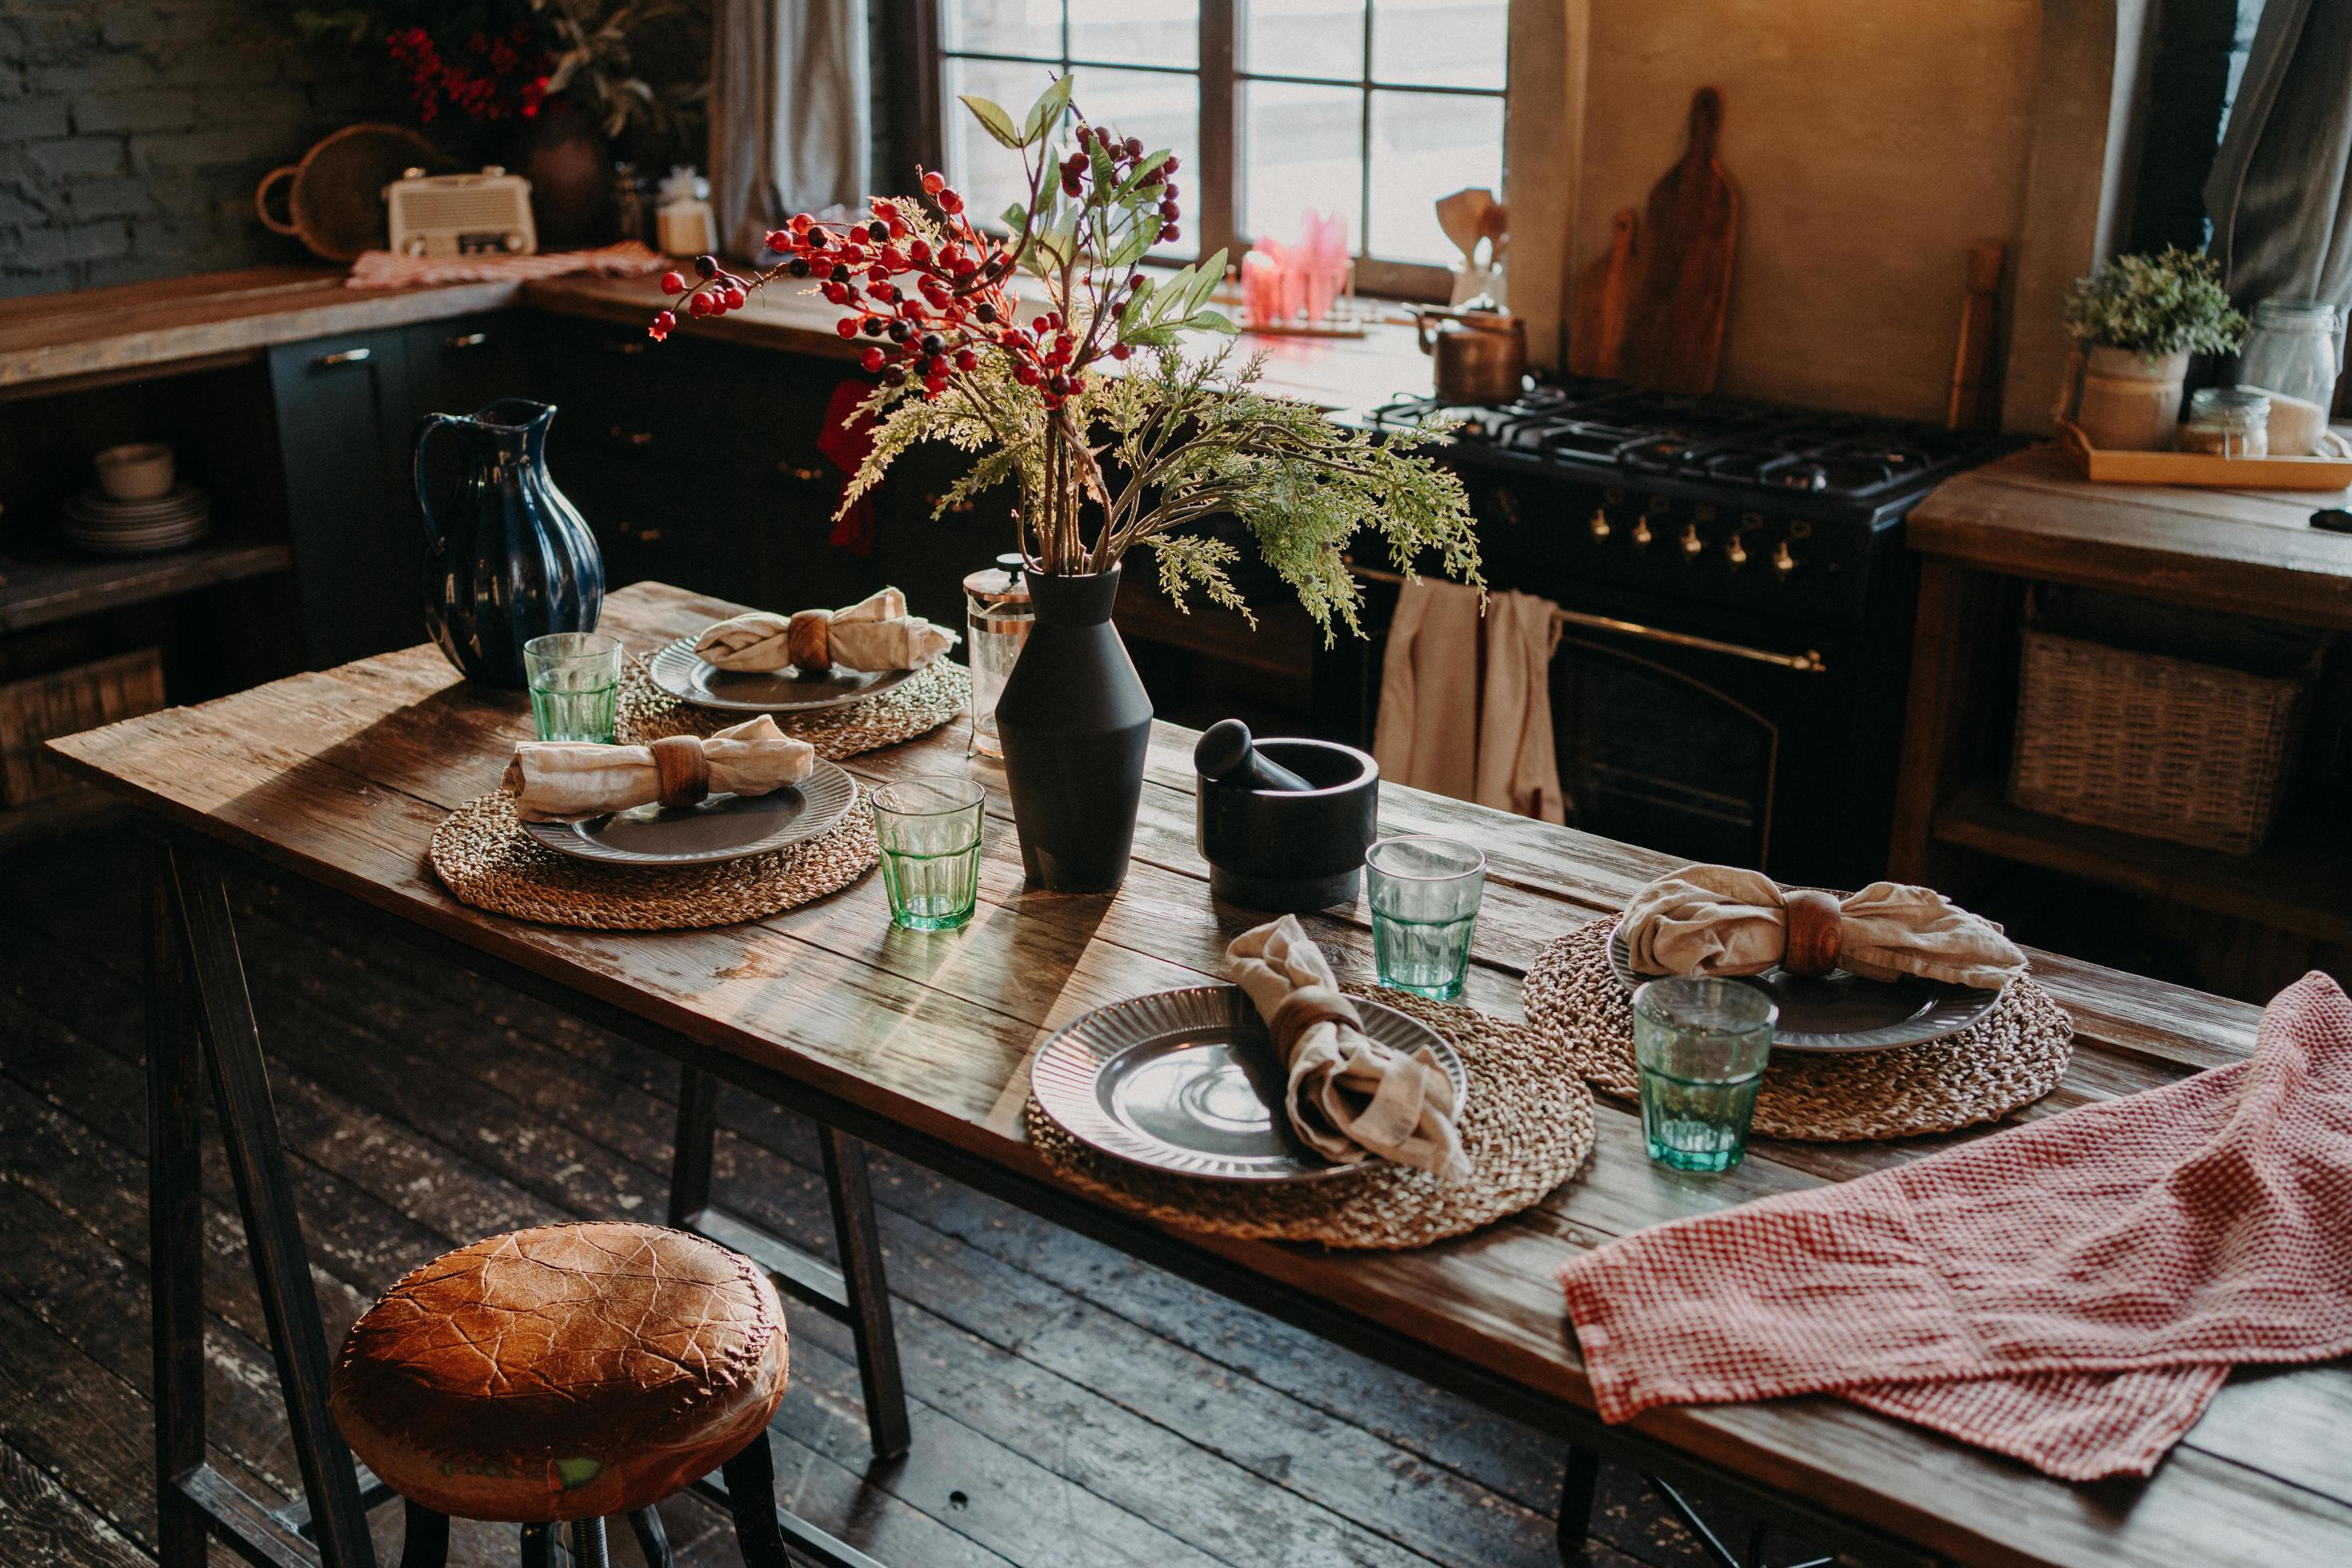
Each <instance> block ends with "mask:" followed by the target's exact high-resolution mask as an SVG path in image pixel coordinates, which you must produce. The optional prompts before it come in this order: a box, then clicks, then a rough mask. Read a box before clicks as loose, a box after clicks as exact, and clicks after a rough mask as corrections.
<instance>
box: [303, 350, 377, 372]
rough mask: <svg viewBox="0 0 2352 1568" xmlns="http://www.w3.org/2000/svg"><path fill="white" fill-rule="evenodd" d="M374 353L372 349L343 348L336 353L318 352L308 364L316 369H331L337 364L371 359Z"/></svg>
mask: <svg viewBox="0 0 2352 1568" xmlns="http://www.w3.org/2000/svg"><path fill="white" fill-rule="evenodd" d="M374 353H375V351H374V350H373V349H343V350H341V352H339V353H331V354H320V356H319V357H318V358H316V359H314V360H312V361H311V362H310V364H311V367H312V368H313V369H316V370H332V369H333V368H334V367H335V366H337V365H339V364H357V363H360V362H361V361H362V360H364V359H372V358H373V357H374Z"/></svg>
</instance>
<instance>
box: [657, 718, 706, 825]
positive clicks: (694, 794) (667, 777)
mask: <svg viewBox="0 0 2352 1568" xmlns="http://www.w3.org/2000/svg"><path fill="white" fill-rule="evenodd" d="M650 750H651V751H652V752H653V754H654V774H655V777H656V780H657V783H656V785H655V787H656V789H657V790H658V791H659V792H660V796H659V798H660V800H661V803H662V805H666V806H667V807H669V808H670V809H671V810H672V811H683V810H684V809H685V808H686V807H688V806H689V805H701V804H702V803H703V801H705V800H707V799H708V798H709V795H710V757H709V753H708V752H704V751H703V749H702V738H701V737H700V736H698V735H665V736H663V737H662V738H661V739H660V740H658V741H656V742H654V743H653V745H652V747H651V748H650Z"/></svg>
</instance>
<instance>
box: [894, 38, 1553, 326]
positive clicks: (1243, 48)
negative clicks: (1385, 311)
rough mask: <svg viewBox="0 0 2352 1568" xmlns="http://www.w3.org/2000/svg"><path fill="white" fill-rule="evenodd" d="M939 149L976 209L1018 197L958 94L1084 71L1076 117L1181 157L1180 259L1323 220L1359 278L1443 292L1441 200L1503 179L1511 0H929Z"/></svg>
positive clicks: (1012, 171) (1029, 89)
mask: <svg viewBox="0 0 2352 1568" xmlns="http://www.w3.org/2000/svg"><path fill="white" fill-rule="evenodd" d="M929 5H930V6H931V7H932V9H933V12H934V18H933V26H931V27H930V28H928V29H927V31H928V32H929V33H930V35H931V37H933V38H934V39H935V47H936V49H937V60H936V65H937V78H936V79H937V81H938V86H939V95H940V103H939V106H938V114H939V121H938V124H939V129H940V158H941V161H942V163H944V166H945V168H946V171H947V173H948V175H949V177H950V179H952V180H954V181H955V182H956V183H957V184H958V185H959V186H960V187H961V189H962V190H963V192H964V195H965V198H966V200H967V201H968V202H969V203H970V204H971V209H972V210H973V211H975V212H982V213H996V212H1001V211H1003V209H1004V207H1005V206H1006V205H1007V204H1009V203H1011V202H1013V201H1014V200H1016V199H1018V198H1019V197H1020V196H1021V195H1023V194H1024V190H1023V186H1022V184H1021V171H1020V166H1019V161H1018V160H1017V159H1014V158H1013V157H1011V156H1010V155H1009V154H1007V153H1005V151H1004V150H1003V148H1002V147H999V146H998V145H997V144H996V143H995V142H992V141H991V140H990V139H989V137H988V135H987V133H986V132H982V130H981V129H980V128H979V126H978V125H977V124H975V123H974V122H973V121H972V119H971V115H970V114H969V113H968V112H967V111H966V110H964V108H963V106H962V105H961V103H959V102H958V101H957V100H958V98H959V97H961V96H962V95H964V94H973V95H976V96H979V97H982V98H989V99H993V100H996V101H997V102H1000V103H1003V104H1006V105H1008V106H1011V107H1013V109H1014V110H1015V111H1016V112H1017V111H1018V110H1020V109H1021V108H1022V107H1024V106H1026V105H1027V104H1028V103H1029V102H1030V100H1033V99H1034V98H1035V97H1036V95H1037V94H1038V93H1039V92H1040V91H1042V90H1043V89H1044V88H1045V84H1046V83H1047V82H1049V81H1051V80H1052V79H1054V77H1055V76H1056V75H1058V74H1059V73H1061V72H1063V71H1066V70H1073V69H1075V70H1076V72H1077V78H1078V80H1077V96H1076V111H1077V112H1078V113H1080V114H1082V115H1083V116H1085V117H1086V118H1087V119H1089V120H1099V121H1105V122H1108V123H1109V124H1112V125H1116V126H1117V127H1118V130H1119V132H1121V133H1122V134H1124V135H1130V136H1136V137H1139V138H1141V139H1142V140H1143V141H1144V142H1146V143H1147V144H1148V145H1150V146H1153V147H1168V148H1171V149H1173V150H1174V151H1175V152H1176V153H1178V155H1179V156H1180V158H1181V162H1182V163H1183V165H1184V172H1183V173H1181V174H1180V175H1179V177H1178V182H1177V183H1178V184H1179V186H1180V187H1181V191H1182V206H1183V209H1184V216H1183V221H1182V223H1181V226H1180V228H1181V238H1180V240H1178V241H1177V242H1176V243H1174V244H1171V245H1168V246H1165V247H1161V249H1160V252H1159V254H1160V256H1161V257H1162V258H1165V259H1168V260H1171V261H1172V260H1184V259H1190V258H1194V257H1197V256H1201V255H1203V254H1206V253H1207V252H1210V251H1213V250H1215V249H1217V248H1218V247H1226V248H1227V249H1229V250H1230V251H1231V252H1232V253H1233V255H1234V258H1236V259H1238V258H1239V255H1240V253H1241V251H1242V250H1243V249H1244V247H1247V245H1248V244H1249V243H1250V241H1251V240H1253V239H1255V238H1258V237H1265V238H1268V239H1275V240H1281V241H1285V242H1287V241H1289V240H1292V239H1294V238H1296V237H1297V236H1298V234H1299V232H1300V229H1301V222H1300V220H1301V216H1302V215H1303V214H1305V213H1307V212H1308V211H1314V212H1318V213H1337V214H1338V215H1339V216H1341V217H1343V218H1345V219H1346V220H1347V224H1348V237H1349V246H1350V247H1351V248H1352V249H1353V250H1354V252H1355V255H1356V258H1357V261H1356V281H1357V286H1358V287H1359V288H1360V289H1364V290H1366V291H1368V292H1372V293H1389V294H1397V295H1402V296H1407V297H1442V296H1443V295H1444V292H1445V289H1446V278H1445V275H1444V268H1445V267H1446V265H1447V264H1448V263H1449V262H1452V261H1453V260H1454V259H1456V258H1457V256H1458V253H1457V252H1456V251H1455V250H1454V247H1453V245H1452V243H1451V242H1450V241H1448V240H1447V239H1446V237H1445V236H1444V233H1443V232H1441V231H1440V229H1439V228H1438V226H1437V219H1436V216H1435V212H1434V205H1435V203H1436V201H1437V199H1438V198H1439V197H1440V196H1443V195H1446V194H1447V193H1449V192H1452V191H1456V190H1460V189H1462V188H1464V187H1465V186H1475V185H1484V186H1486V187H1488V188H1489V189H1493V190H1495V191H1496V192H1497V193H1498V194H1499V192H1500V190H1501V186H1502V174H1503V104H1504V91H1505V88H1506V85H1507V80H1508V62H1507V47H1506V42H1505V39H1506V34H1507V12H1508V9H1509V6H1508V0H929Z"/></svg>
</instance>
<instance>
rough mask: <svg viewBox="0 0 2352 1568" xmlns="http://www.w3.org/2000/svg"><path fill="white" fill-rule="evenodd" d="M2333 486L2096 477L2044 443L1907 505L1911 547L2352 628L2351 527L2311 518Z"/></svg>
mask: <svg viewBox="0 0 2352 1568" xmlns="http://www.w3.org/2000/svg"><path fill="white" fill-rule="evenodd" d="M2346 504H2347V491H2344V490H2219V489H2183V488H2180V487H2178V486H2170V485H2095V484H2093V483H2091V482H2090V481H2089V480H2087V479H2084V478H2083V477H2082V476H2081V475H2080V474H2079V473H2078V472H2076V471H2075V468H2074V465H2073V464H2072V463H2070V462H2068V461H2067V459H2066V457H2065V455H2064V454H2063V453H2062V452H2061V451H2059V449H2058V448H2057V447H2054V446H2042V447H2028V448H2026V449H2025V450H2024V451H2021V452H2013V453H2011V454H2010V455H2009V456H2008V457H2006V458H2001V459H2000V461H1998V462H1993V463H1988V464H1986V465H1985V466H1984V467H1983V468H1971V469H1969V471H1968V472H1967V473H1965V474H1960V475H1958V476H1956V477H1955V478H1953V479H1947V480H1945V481H1944V483H1943V484H1942V485H1940V486H1938V487H1937V489H1936V490H1935V492H1934V493H1933V494H1931V495H1930V496H1928V497H1927V500H1923V501H1921V502H1920V503H1919V504H1918V505H1917V506H1916V507H1915V508H1913V509H1912V511H1911V516H1910V519H1909V521H1908V522H1907V524H1906V531H1907V537H1908V539H1909V541H1910V545H1911V548H1912V549H1913V550H1916V551H1917V552H1920V553H1922V554H1924V555H1928V556H1932V557H1935V558H1937V559H1938V560H1943V561H1948V562H1951V563H1956V564H1958V565H1963V566H1973V567H1978V568H1979V569H1981V570H1984V571H1988V572H1998V573H2001V574H2007V575H2010V576H2015V577H2035V578H2041V579H2044V580H2047V581H2050V582H2055V583H2073V584H2082V585H2084V586H2088V587H2095V588H2110V589H2114V590H2116V591H2117V592H2120V593H2126V594H2137V595H2142V596H2145V597H2148V598H2156V599H2161V600H2164V601H2165V602H2166V603H2168V604H2176V605H2193V606H2197V607H2200V608H2204V609H2213V610H2227V611H2232V612H2235V613H2238V614H2242V615H2255V616H2271V617H2273V619H2278V620H2287V621H2297V622H2302V623H2305V624H2307V625H2311V626H2336V627H2352V534H2342V533H2329V532H2326V531H2323V530H2321V529H2316V528H2314V527H2312V526H2311V521H2310V519H2311V514H2312V513H2313V512H2314V511H2315V510H2319V509H2321V508H2323V507H2340V506H2344V505H2346Z"/></svg>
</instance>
